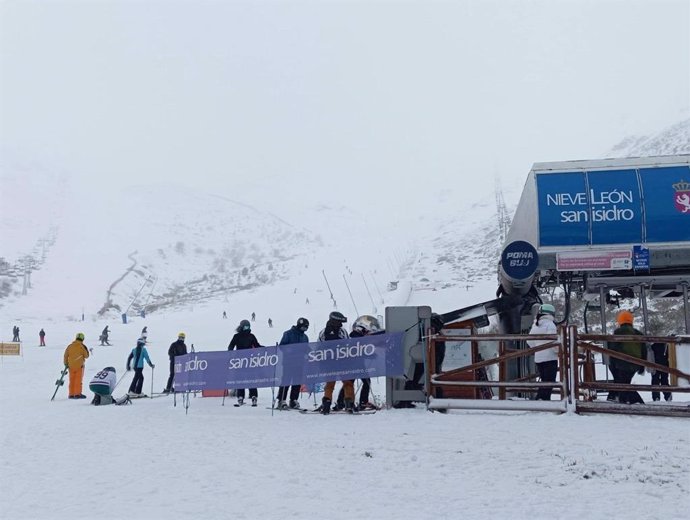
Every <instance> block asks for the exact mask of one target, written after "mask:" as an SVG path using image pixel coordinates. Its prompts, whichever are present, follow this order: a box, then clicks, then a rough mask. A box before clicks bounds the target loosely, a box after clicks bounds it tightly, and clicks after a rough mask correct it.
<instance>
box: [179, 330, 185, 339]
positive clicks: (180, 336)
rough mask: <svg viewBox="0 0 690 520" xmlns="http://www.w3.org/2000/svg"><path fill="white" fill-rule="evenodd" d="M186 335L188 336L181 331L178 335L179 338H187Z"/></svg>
mask: <svg viewBox="0 0 690 520" xmlns="http://www.w3.org/2000/svg"><path fill="white" fill-rule="evenodd" d="M186 337H187V335H186V334H185V333H184V332H180V333H179V334H178V335H177V338H178V339H185V338H186Z"/></svg>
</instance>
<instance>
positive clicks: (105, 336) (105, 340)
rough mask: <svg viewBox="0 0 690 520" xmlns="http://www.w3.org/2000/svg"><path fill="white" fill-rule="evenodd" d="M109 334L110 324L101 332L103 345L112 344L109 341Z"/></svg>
mask: <svg viewBox="0 0 690 520" xmlns="http://www.w3.org/2000/svg"><path fill="white" fill-rule="evenodd" d="M108 334H110V331H109V330H108V326H107V325H106V326H105V328H104V329H103V332H101V336H100V338H98V339H99V340H100V341H101V346H103V345H108V346H110V343H108Z"/></svg>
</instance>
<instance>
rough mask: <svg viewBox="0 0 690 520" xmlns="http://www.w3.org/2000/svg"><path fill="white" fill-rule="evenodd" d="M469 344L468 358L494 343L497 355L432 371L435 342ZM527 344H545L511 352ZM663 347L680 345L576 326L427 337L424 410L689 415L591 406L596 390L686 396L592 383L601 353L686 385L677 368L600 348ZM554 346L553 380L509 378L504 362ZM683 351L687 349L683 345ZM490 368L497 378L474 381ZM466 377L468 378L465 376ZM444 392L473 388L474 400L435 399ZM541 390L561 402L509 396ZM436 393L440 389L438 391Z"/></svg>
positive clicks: (679, 410) (689, 410)
mask: <svg viewBox="0 0 690 520" xmlns="http://www.w3.org/2000/svg"><path fill="white" fill-rule="evenodd" d="M459 340H460V341H467V342H470V345H471V349H472V360H475V359H477V358H478V356H477V353H478V345H479V343H481V342H487V341H490V342H498V343H499V354H498V356H496V357H494V358H492V359H486V360H481V361H477V362H473V363H472V364H470V365H467V366H464V367H461V368H456V369H453V370H448V371H445V372H441V373H436V367H435V361H434V360H435V358H436V344H437V343H439V342H457V341H459ZM527 340H531V341H534V340H544V341H547V342H548V343H545V344H543V345H539V346H537V347H531V348H517V349H516V348H510V346H509V345H515V344H517V343H520V342H524V341H527ZM611 341H615V342H620V343H625V342H636V343H646V344H648V345H650V344H651V343H667V344H675V345H681V344H682V340H681V339H680V338H677V337H667V336H637V335H636V336H614V335H600V334H599V335H597V334H579V333H578V330H577V327H576V326H568V327H566V326H562V327H559V329H558V333H557V334H540V335H536V334H474V335H467V336H442V335H429V336H428V339H427V352H426V355H427V358H426V365H427V374H426V388H427V390H428V391H427V395H428V397H427V406H428V408H429V409H432V410H434V409H447V408H465V409H502V410H547V411H560V412H577V411H601V412H610V413H641V414H647V415H682V416H690V407H689V406H687V405H688V404H690V403H685V406H673V405H668V406H654V407H649V406H647V405H627V404H618V403H616V404H612V403H608V402H594V401H595V400H596V396H597V391H617V392H636V391H638V390H639V391H656V392H677V393H690V386H682V385H677V384H676V385H673V386H657V385H645V384H633V383H630V384H622V383H609V382H601V381H597V380H596V376H595V370H594V357H593V354H595V353H599V354H602V355H605V356H608V357H609V358H616V359H619V360H621V361H627V362H630V363H634V364H635V365H638V366H642V367H645V368H649V369H654V370H658V371H662V372H667V373H669V374H670V375H672V376H676V378H683V379H686V380H688V381H689V382H690V374H687V373H685V372H683V371H681V370H678V369H676V368H672V367H668V366H665V365H661V364H658V363H652V362H650V361H647V360H646V359H640V358H637V357H634V356H630V355H628V354H625V353H623V352H618V351H614V350H611V349H608V348H606V347H605V346H603V345H604V344H606V342H611ZM554 346H557V347H558V367H559V374H560V377H559V380H557V381H554V382H537V381H526V379H532V378H534V375H532V374H529V375H527V376H523V377H518V378H514V379H509V378H508V364H509V363H510V362H514V361H517V360H519V359H522V358H526V357H530V356H532V355H533V354H535V353H536V352H539V351H543V350H547V349H550V348H553V347H554ZM683 348H690V346H687V344H683ZM491 365H498V380H494V381H489V380H485V379H482V378H479V377H478V375H477V374H478V373H479V371H480V370H482V369H485V368H486V367H489V366H491ZM468 376H469V377H468ZM443 388H471V389H474V394H473V395H474V398H473V399H472V398H446V397H433V396H437V395H438V394H440V393H442V392H443ZM481 388H498V399H495V398H494V399H481V398H480V397H479V392H478V390H479V389H481ZM540 388H557V389H558V391H559V394H560V399H559V400H552V401H535V400H527V399H515V398H514V397H513V396H508V392H510V391H513V392H522V393H533V392H536V391H537V390H539V389H540ZM439 389H440V390H441V391H440V392H439Z"/></svg>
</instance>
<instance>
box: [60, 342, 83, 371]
mask: <svg viewBox="0 0 690 520" xmlns="http://www.w3.org/2000/svg"><path fill="white" fill-rule="evenodd" d="M87 357H89V349H88V348H86V345H84V344H83V343H82V342H81V341H79V340H78V339H75V340H74V341H73V342H72V343H70V344H69V345H68V346H67V348H66V349H65V356H64V358H65V359H64V362H65V365H67V366H68V367H70V368H81V367H83V366H84V360H85V359H86V358H87Z"/></svg>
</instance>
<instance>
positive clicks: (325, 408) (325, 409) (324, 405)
mask: <svg viewBox="0 0 690 520" xmlns="http://www.w3.org/2000/svg"><path fill="white" fill-rule="evenodd" d="M321 413H322V414H323V415H328V414H329V413H331V400H330V399H329V398H328V397H324V398H323V399H322V400H321Z"/></svg>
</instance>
